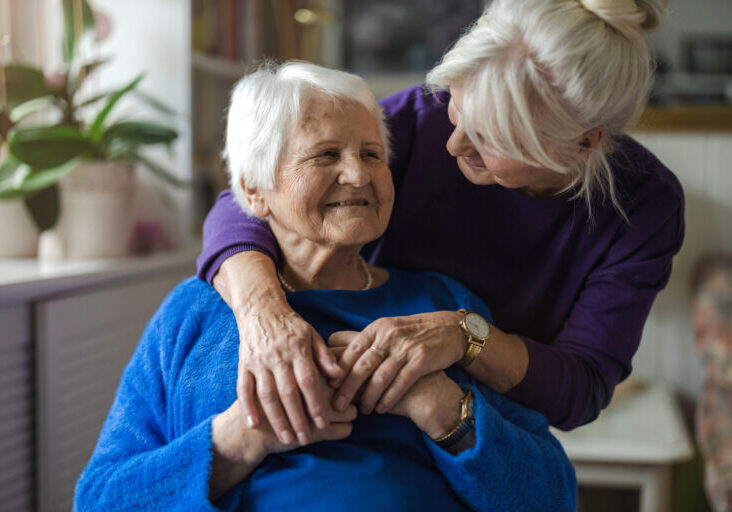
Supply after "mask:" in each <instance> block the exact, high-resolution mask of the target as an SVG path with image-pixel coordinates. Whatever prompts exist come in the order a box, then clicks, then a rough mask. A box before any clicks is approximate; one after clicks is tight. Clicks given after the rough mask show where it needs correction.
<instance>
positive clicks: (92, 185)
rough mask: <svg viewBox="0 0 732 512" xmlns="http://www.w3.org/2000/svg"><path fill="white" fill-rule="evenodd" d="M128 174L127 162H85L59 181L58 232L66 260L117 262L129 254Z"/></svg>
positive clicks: (129, 198)
mask: <svg viewBox="0 0 732 512" xmlns="http://www.w3.org/2000/svg"><path fill="white" fill-rule="evenodd" d="M132 171H133V169H132V165H131V164H129V163H128V162H122V161H111V162H107V161H101V160H98V161H88V162H82V163H81V164H79V165H78V166H77V167H76V168H75V169H74V170H73V171H71V172H70V173H69V174H67V175H66V176H64V177H63V178H62V179H61V181H60V182H59V185H60V190H61V216H60V219H59V229H58V231H59V234H60V236H61V240H62V243H63V246H64V255H65V256H66V257H67V258H70V259H91V258H120V257H124V256H126V255H128V254H129V252H130V230H131V226H132V220H131V214H132V190H133V184H134V183H133V179H134V175H133V172H132Z"/></svg>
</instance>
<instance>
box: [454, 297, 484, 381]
mask: <svg viewBox="0 0 732 512" xmlns="http://www.w3.org/2000/svg"><path fill="white" fill-rule="evenodd" d="M458 313H461V314H462V315H463V320H464V319H465V317H466V316H467V315H468V313H470V311H468V310H467V309H464V308H460V309H458ZM460 329H461V330H462V331H463V334H464V335H465V336H467V337H468V346H467V348H466V349H465V354H463V357H462V358H461V359H460V361H458V363H457V364H458V366H460V367H462V368H466V367H467V366H469V365H470V364H471V363H472V362H473V361H475V358H477V357H478V355H479V354H480V351H481V350H483V347H484V346H485V340H476V339H473V336H472V335H471V334H470V333H469V332H468V331H467V330H466V329H465V328H464V327H463V324H462V321H461V323H460Z"/></svg>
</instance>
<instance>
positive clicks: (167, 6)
mask: <svg viewBox="0 0 732 512" xmlns="http://www.w3.org/2000/svg"><path fill="white" fill-rule="evenodd" d="M0 1H7V0H0ZM37 1H42V2H44V11H45V12H46V13H47V19H46V27H47V32H46V37H45V45H46V48H45V52H46V57H47V58H46V62H47V65H48V66H50V67H53V66H54V65H58V63H59V62H61V57H60V48H59V44H58V42H59V41H60V38H61V30H62V27H61V18H60V12H61V11H60V2H59V1H58V0H37ZM90 3H91V4H92V7H94V8H95V9H98V10H99V11H101V12H103V13H105V14H106V15H107V16H108V17H109V18H110V19H111V24H112V32H111V35H110V37H109V38H108V39H107V40H105V41H103V42H102V43H101V44H91V43H92V42H91V41H90V40H86V41H85V43H87V44H85V45H83V46H82V48H81V52H80V53H81V55H82V56H83V57H84V58H85V60H94V59H98V58H106V57H111V59H112V60H111V62H110V63H109V64H106V65H105V66H104V67H102V68H101V69H100V70H99V71H98V72H97V73H96V74H95V75H93V77H92V78H91V79H90V80H89V81H88V82H87V86H86V87H85V89H84V94H88V95H90V96H91V95H94V94H96V93H100V92H104V91H108V90H112V89H115V88H119V87H122V86H123V85H125V84H127V83H129V82H130V81H131V80H132V79H133V78H134V77H135V76H137V75H138V74H139V73H142V72H144V73H145V78H144V79H143V81H142V82H141V83H140V85H139V86H138V88H139V89H140V90H142V91H144V92H146V93H149V94H150V95H152V96H154V97H155V98H158V99H160V100H161V101H162V102H164V103H165V104H166V105H168V106H170V107H171V108H173V109H174V110H175V111H176V112H177V116H176V117H175V118H174V119H171V118H169V117H167V116H164V115H161V114H159V113H158V112H156V111H155V110H153V109H151V108H150V107H147V106H146V105H144V104H142V103H140V102H139V100H136V99H135V98H133V97H128V98H127V99H125V100H123V101H122V102H121V103H120V105H119V106H118V107H117V109H115V115H116V116H118V117H119V116H120V115H122V116H134V117H135V119H147V120H158V121H162V122H164V123H166V124H172V125H173V126H175V128H176V129H177V130H178V133H179V138H178V140H177V141H176V143H175V145H174V149H173V151H172V153H168V152H167V151H166V150H165V149H163V148H161V149H154V150H152V151H150V152H149V155H150V156H151V157H152V158H153V159H154V160H156V161H158V162H159V163H162V164H164V165H165V166H166V167H167V168H169V169H171V170H172V171H173V172H174V173H175V174H176V175H177V176H178V177H180V178H183V179H190V178H191V177H192V161H191V159H192V152H191V52H190V48H191V41H190V37H191V28H190V8H189V2H187V1H180V0H124V1H119V0H91V2H90ZM92 114H93V112H90V113H89V115H92ZM113 117H114V116H113ZM140 171H141V172H138V173H137V175H138V177H139V178H141V179H142V181H149V180H150V178H149V173H146V172H145V171H144V170H140ZM171 195H172V197H173V198H174V199H175V205H176V206H175V211H174V215H175V218H177V219H178V221H179V226H178V233H177V237H182V238H183V241H185V240H186V239H187V237H188V236H189V235H190V227H191V224H192V195H191V193H190V191H172V192H171ZM169 227H170V226H169Z"/></svg>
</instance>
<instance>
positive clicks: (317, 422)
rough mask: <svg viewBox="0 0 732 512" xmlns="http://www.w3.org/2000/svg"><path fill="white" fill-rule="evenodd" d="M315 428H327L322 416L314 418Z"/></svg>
mask: <svg viewBox="0 0 732 512" xmlns="http://www.w3.org/2000/svg"><path fill="white" fill-rule="evenodd" d="M315 426H316V427H318V428H320V429H323V428H325V427H327V426H328V424H327V423H326V422H325V418H323V417H322V416H317V417H316V418H315Z"/></svg>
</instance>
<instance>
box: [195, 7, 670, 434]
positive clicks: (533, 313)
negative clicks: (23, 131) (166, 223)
mask: <svg viewBox="0 0 732 512" xmlns="http://www.w3.org/2000/svg"><path fill="white" fill-rule="evenodd" d="M665 3H666V2H665V0H494V1H493V2H492V3H491V4H490V6H489V7H488V8H487V10H486V11H485V13H484V14H483V16H482V17H481V18H480V19H479V20H478V21H477V22H476V23H475V24H474V25H473V26H472V27H471V28H470V30H469V31H468V32H466V33H465V34H464V35H463V36H462V37H461V38H460V40H459V41H458V42H457V43H456V44H455V46H454V47H453V48H452V49H451V50H450V51H449V52H448V53H447V54H446V55H445V56H444V58H443V59H442V62H441V63H440V64H439V65H438V66H437V67H435V68H434V69H433V70H432V71H431V72H430V73H429V74H428V75H427V80H428V84H429V86H431V88H432V92H433V94H430V93H429V92H428V91H426V90H425V88H423V87H421V86H420V87H413V88H411V89H407V90H406V91H403V92H400V93H397V94H395V95H393V96H390V97H388V98H385V99H384V100H382V101H381V105H382V106H383V108H384V110H385V114H386V116H387V122H388V124H389V127H390V132H391V134H392V146H393V148H394V155H393V158H392V159H391V161H390V166H391V170H392V175H393V178H394V182H395V185H396V200H395V208H394V213H393V215H392V219H391V223H390V225H389V228H388V229H387V231H386V233H385V235H384V236H383V237H382V238H381V239H380V240H379V241H378V243H376V244H371V245H370V246H368V247H367V248H366V250H365V251H364V253H363V254H364V256H365V257H366V258H367V259H368V260H369V261H372V262H375V263H379V264H385V265H390V266H394V267H397V268H403V269H410V270H422V271H424V270H426V271H436V272H441V273H443V274H446V275H448V276H450V277H452V278H454V279H457V280H458V281H461V282H464V283H466V284H467V285H468V286H469V287H470V289H471V290H472V291H473V292H475V293H476V294H477V295H478V296H479V297H481V298H482V299H483V301H485V303H486V304H488V305H489V306H490V307H491V310H492V312H493V320H494V323H493V324H492V325H491V329H490V331H491V332H490V338H489V339H488V340H478V341H477V342H476V341H475V337H472V338H469V337H468V336H466V333H465V332H464V330H461V329H460V328H459V322H460V321H461V319H462V315H461V314H460V313H458V312H455V311H446V310H445V311H438V312H434V313H430V314H425V315H412V316H401V317H398V318H385V319H379V320H377V321H376V322H374V323H373V324H371V325H369V326H367V327H366V329H364V330H363V331H362V332H361V333H360V334H359V335H358V336H357V337H356V338H355V340H354V342H353V343H351V345H350V346H349V348H348V350H347V351H346V353H345V354H344V355H343V358H342V360H341V363H342V364H341V366H338V365H336V364H335V360H334V358H333V357H332V356H331V355H330V353H329V352H328V351H327V350H325V348H324V347H325V345H324V343H323V340H322V339H321V338H320V336H318V334H317V332H316V331H315V330H313V329H311V327H310V326H309V325H308V324H307V323H306V322H305V321H304V320H303V319H301V318H299V317H298V316H297V315H296V313H295V312H293V310H292V309H291V308H290V307H289V305H288V304H287V302H286V301H285V295H284V293H283V292H282V290H281V287H280V285H279V282H278V280H277V277H276V264H273V260H274V261H275V262H279V261H281V260H279V256H278V247H277V243H276V240H275V239H274V237H273V236H272V234H271V233H270V232H269V230H268V229H267V228H266V226H263V225H262V224H261V223H259V222H257V221H256V220H255V219H253V218H251V217H247V216H246V215H245V214H243V213H242V212H241V211H240V210H239V209H238V208H236V207H235V205H234V204H233V203H232V201H231V199H230V197H229V194H228V193H224V194H223V195H222V196H221V197H220V199H219V201H218V202H217V204H216V206H215V207H214V209H213V210H212V211H211V213H210V214H209V217H208V218H207V221H206V224H205V227H204V248H203V251H202V253H201V256H200V258H199V261H198V269H199V276H200V277H201V278H202V279H206V280H208V281H209V282H212V283H213V284H214V286H215V287H216V289H217V290H218V291H219V292H220V293H221V294H222V296H223V297H224V298H225V300H226V301H227V303H228V304H229V305H230V306H231V308H232V309H233V311H234V314H235V315H236V318H237V320H238V323H239V326H240V331H241V357H242V364H241V366H240V379H239V396H240V397H241V399H242V403H243V404H244V414H245V416H246V417H248V419H249V421H251V423H252V424H256V423H257V421H258V420H259V419H260V413H259V411H258V410H257V409H255V408H254V407H253V402H254V395H255V394H256V395H258V397H259V399H260V400H261V402H262V406H263V410H264V412H265V414H266V416H267V418H268V420H269V421H270V422H271V423H273V424H276V425H277V426H278V431H279V432H283V435H284V437H285V438H288V437H289V436H292V435H294V434H296V433H299V435H300V436H301V437H302V436H305V437H307V436H308V435H310V433H311V431H310V430H309V429H308V427H307V421H306V418H307V417H308V416H310V417H311V418H318V417H322V411H323V410H324V407H325V404H324V400H325V399H324V398H323V397H322V396H320V395H319V390H317V389H316V388H315V387H314V386H313V385H312V384H310V383H312V382H314V378H315V377H314V376H315V375H317V374H318V372H322V373H324V374H326V375H328V376H329V377H330V378H331V379H332V381H331V382H332V383H333V384H338V385H339V386H340V387H339V390H338V392H337V393H336V397H335V398H334V403H336V404H337V405H338V407H339V408H344V407H345V406H346V405H347V404H348V403H350V402H351V401H352V398H353V397H354V396H355V393H356V392H357V391H358V390H362V399H361V402H360V405H361V407H362V409H363V410H364V411H366V412H368V411H371V410H374V408H375V410H376V411H377V412H383V411H388V410H390V408H391V407H393V406H394V404H396V403H397V402H398V400H399V398H400V397H401V396H402V394H403V393H404V392H405V391H406V390H407V389H408V388H409V386H410V385H411V383H413V382H415V381H416V379H418V378H419V377H421V376H422V375H426V374H428V373H430V372H433V371H436V370H439V369H443V368H447V367H449V366H450V365H452V364H454V363H457V362H459V361H462V364H463V365H464V366H465V368H466V371H467V372H468V374H469V375H471V376H472V377H473V378H475V379H476V380H478V381H479V382H482V383H484V384H486V385H488V386H490V387H491V388H492V389H494V390H496V391H498V392H500V393H505V394H506V396H507V397H509V398H511V399H513V400H515V401H517V402H519V403H521V404H523V405H525V406H528V407H530V408H532V409H535V410H538V411H540V412H542V413H543V414H544V415H546V416H547V417H548V418H549V420H550V422H551V423H552V424H553V425H556V426H558V427H560V428H563V429H571V428H573V427H576V426H578V425H581V424H584V423H587V422H589V421H591V420H593V419H594V418H595V417H596V416H597V415H598V414H599V412H600V410H601V409H602V408H603V407H605V406H606V405H607V404H608V402H609V401H610V398H611V396H612V394H613V390H614V388H615V386H616V385H617V384H618V382H620V381H621V380H623V379H624V378H626V377H627V376H628V374H629V373H630V371H631V360H632V357H633V354H634V353H635V351H636V350H637V347H638V343H639V341H640V337H641V332H642V330H643V324H644V322H645V320H646V317H647V315H648V312H649V310H650V308H651V304H652V303H653V300H654V298H655V296H656V294H657V293H658V292H659V291H660V290H661V289H663V287H664V286H665V285H666V283H667V281H668V278H669V275H670V273H671V262H672V258H673V256H674V254H675V253H676V252H677V251H678V250H679V248H680V246H681V242H682V239H683V231H684V224H683V218H684V215H683V205H684V201H683V194H682V190H681V187H680V185H679V183H678V181H677V180H676V178H675V177H674V176H673V174H671V172H669V170H668V169H666V168H665V167H664V166H663V165H662V164H661V163H660V162H659V161H658V160H657V159H656V158H655V157H654V156H653V155H651V154H650V153H649V152H648V151H647V150H646V149H644V148H643V147H642V146H640V145H639V144H638V143H637V142H635V141H634V140H633V139H631V138H630V137H628V136H626V135H624V134H623V132H624V130H625V129H626V127H627V126H629V125H630V124H631V123H632V122H633V120H634V119H635V118H636V117H637V116H638V114H639V113H640V112H641V111H642V110H643V107H644V105H645V101H646V96H647V93H648V90H649V87H650V83H651V78H652V65H651V63H652V59H651V55H650V54H649V49H648V46H647V44H646V41H645V39H644V33H645V31H647V30H650V29H652V28H654V27H655V26H657V25H658V23H659V21H660V19H661V17H662V16H663V14H664V10H665ZM445 147H446V148H447V150H445ZM251 249H253V250H251ZM293 281H294V280H293ZM292 284H293V285H298V284H299V283H298V282H297V281H294V282H292ZM254 326H256V327H254ZM467 334H471V333H467ZM469 340H472V341H473V342H472V343H469ZM370 347H377V348H383V349H384V350H387V351H388V352H389V355H388V356H387V358H386V359H385V360H384V361H383V362H380V361H378V360H377V359H376V358H375V357H374V351H373V350H370ZM379 363H380V364H379ZM263 382H266V383H268V387H267V390H268V391H272V389H275V390H278V391H279V394H277V393H276V392H270V393H268V394H267V395H263V393H262V388H261V387H260V383H263ZM272 382H273V383H274V384H271V383H272ZM294 388H297V389H298V393H297V394H294V393H291V394H289V395H285V394H283V393H282V390H285V389H286V390H288V391H292V390H293V389H294ZM301 396H302V397H303V398H304V402H305V404H306V407H304V408H303V407H301V406H300V403H301Z"/></svg>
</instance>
